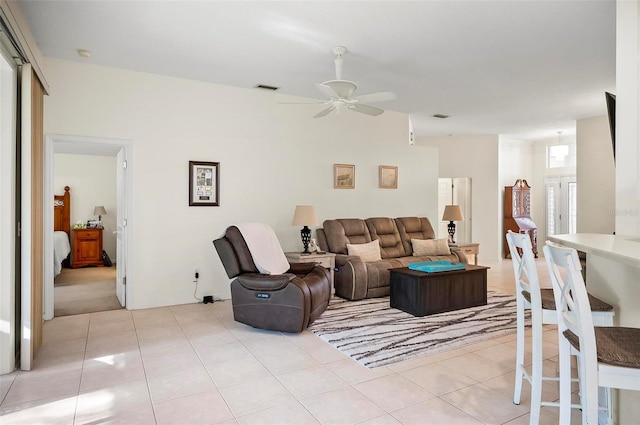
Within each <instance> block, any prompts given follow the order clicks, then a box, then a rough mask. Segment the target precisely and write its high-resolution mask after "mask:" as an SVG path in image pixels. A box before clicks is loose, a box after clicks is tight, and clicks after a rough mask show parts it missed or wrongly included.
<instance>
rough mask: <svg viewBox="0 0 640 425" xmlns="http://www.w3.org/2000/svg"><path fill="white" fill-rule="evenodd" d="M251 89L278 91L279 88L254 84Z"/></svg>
mask: <svg viewBox="0 0 640 425" xmlns="http://www.w3.org/2000/svg"><path fill="white" fill-rule="evenodd" d="M253 87H254V88H256V89H263V90H271V91H276V90H280V87H276V86H269V85H267V84H256V85H255V86H253Z"/></svg>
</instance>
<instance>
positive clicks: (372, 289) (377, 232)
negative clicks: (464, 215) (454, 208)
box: [316, 217, 467, 300]
mask: <svg viewBox="0 0 640 425" xmlns="http://www.w3.org/2000/svg"><path fill="white" fill-rule="evenodd" d="M316 233H317V237H318V244H319V245H320V249H322V250H324V251H328V252H333V253H335V254H336V268H335V276H334V287H335V294H336V295H338V296H340V297H342V298H346V299H349V300H360V299H363V298H374V297H382V296H386V295H389V269H392V268H398V267H407V266H408V265H409V263H414V262H423V261H436V260H448V261H451V262H453V263H467V257H466V255H465V254H464V253H463V252H462V251H460V250H459V249H458V248H451V254H450V255H438V256H414V255H413V247H412V243H411V239H435V232H434V231H433V227H431V223H430V222H429V219H427V218H425V217H401V218H395V219H393V218H388V217H374V218H367V219H365V220H363V219H356V218H343V219H335V220H325V221H324V223H323V227H322V228H319V229H317V230H316ZM376 239H377V240H379V243H380V256H381V258H382V259H381V260H378V261H370V262H365V261H362V259H361V258H360V257H359V256H354V255H348V249H347V244H363V243H368V242H371V241H374V240H376Z"/></svg>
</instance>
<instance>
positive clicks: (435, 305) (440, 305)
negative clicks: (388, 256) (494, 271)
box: [389, 264, 489, 316]
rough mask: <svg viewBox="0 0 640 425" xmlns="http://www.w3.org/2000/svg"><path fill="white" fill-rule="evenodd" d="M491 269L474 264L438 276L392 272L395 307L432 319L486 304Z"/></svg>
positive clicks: (403, 269)
mask: <svg viewBox="0 0 640 425" xmlns="http://www.w3.org/2000/svg"><path fill="white" fill-rule="evenodd" d="M488 269H489V267H483V266H475V265H472V264H467V268H466V270H454V271H450V272H438V273H426V272H419V271H415V270H410V269H408V268H407V267H403V268H401V269H390V270H389V272H390V273H391V278H390V285H391V301H390V304H391V307H392V308H397V309H400V310H402V311H406V312H407V313H409V314H412V315H414V316H428V315H430V314H436V313H443V312H445V311H453V310H460V309H462V308H468V307H476V306H479V305H486V304H487V270H488Z"/></svg>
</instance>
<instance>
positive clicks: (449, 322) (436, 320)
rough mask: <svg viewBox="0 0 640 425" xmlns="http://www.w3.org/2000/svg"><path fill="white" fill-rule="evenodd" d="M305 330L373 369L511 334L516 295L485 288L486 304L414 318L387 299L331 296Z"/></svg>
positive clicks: (514, 315) (514, 317) (514, 328)
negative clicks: (352, 298)
mask: <svg viewBox="0 0 640 425" xmlns="http://www.w3.org/2000/svg"><path fill="white" fill-rule="evenodd" d="M527 320H529V319H528V316H527ZM309 330H310V331H311V332H313V333H314V334H315V335H316V336H318V337H319V338H321V339H323V340H324V341H326V342H328V343H329V344H331V345H332V346H334V347H335V348H337V349H338V350H340V351H342V352H343V353H345V354H347V355H348V356H350V357H351V358H353V359H354V360H356V361H357V362H359V363H360V364H362V365H364V366H367V367H369V368H375V367H378V366H383V365H386V364H390V363H395V362H398V361H401V360H405V359H408V358H412V357H417V356H424V355H431V354H436V353H438V352H442V351H446V350H451V349H453V348H458V347H461V346H464V345H467V344H472V343H476V342H480V341H484V340H487V339H490V338H495V337H497V336H500V335H505V334H509V333H515V331H516V299H515V297H514V296H512V295H507V294H499V293H496V292H492V291H488V293H487V305H486V306H480V307H472V308H467V309H463V310H457V311H451V312H447V313H440V314H434V315H431V316H425V317H415V316H412V315H410V314H408V313H405V312H404V311H401V310H397V309H394V308H391V307H390V306H389V297H383V298H372V299H366V300H360V301H347V300H343V299H341V298H334V299H332V300H331V304H330V305H329V307H328V308H327V310H326V311H325V312H324V313H323V314H322V316H320V317H319V318H318V319H317V320H316V321H315V322H313V324H312V325H311V326H310V327H309Z"/></svg>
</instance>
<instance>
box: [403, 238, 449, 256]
mask: <svg viewBox="0 0 640 425" xmlns="http://www.w3.org/2000/svg"><path fill="white" fill-rule="evenodd" d="M411 246H412V247H413V255H414V256H416V257H419V256H424V255H426V256H434V255H450V254H451V250H450V249H449V240H448V239H411Z"/></svg>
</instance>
